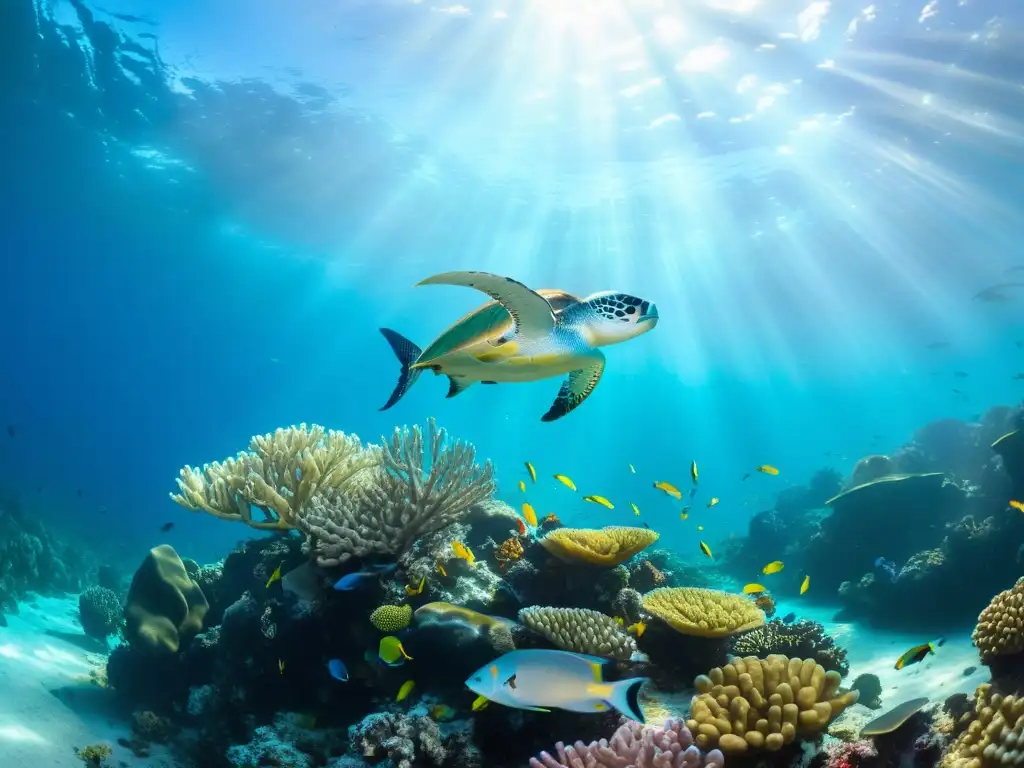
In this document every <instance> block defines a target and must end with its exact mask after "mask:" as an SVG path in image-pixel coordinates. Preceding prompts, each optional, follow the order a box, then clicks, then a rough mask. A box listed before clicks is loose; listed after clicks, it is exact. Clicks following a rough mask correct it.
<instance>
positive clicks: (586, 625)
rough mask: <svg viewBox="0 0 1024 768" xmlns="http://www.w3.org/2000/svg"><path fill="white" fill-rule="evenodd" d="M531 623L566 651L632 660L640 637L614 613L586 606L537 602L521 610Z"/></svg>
mask: <svg viewBox="0 0 1024 768" xmlns="http://www.w3.org/2000/svg"><path fill="white" fill-rule="evenodd" d="M519 620H520V621H521V622H522V623H523V624H525V625H526V626H527V627H529V628H530V629H532V630H533V631H534V632H537V633H539V634H541V635H544V637H546V638H547V639H548V640H550V641H551V642H552V643H554V644H555V645H557V646H558V647H559V648H561V649H562V650H565V651H574V652H576V653H589V654H591V655H593V656H604V657H606V658H612V659H619V660H621V661H628V660H629V658H630V657H631V656H632V655H633V654H634V653H635V652H636V640H634V639H633V637H632V635H630V634H628V633H627V632H625V631H624V630H623V629H622V627H620V626H619V624H618V623H617V622H616V621H615V619H613V618H612V617H611V616H605V615H604V614H603V613H599V612H598V611H591V610H588V609H586V608H550V607H541V606H533V607H530V608H523V609H522V610H521V611H519Z"/></svg>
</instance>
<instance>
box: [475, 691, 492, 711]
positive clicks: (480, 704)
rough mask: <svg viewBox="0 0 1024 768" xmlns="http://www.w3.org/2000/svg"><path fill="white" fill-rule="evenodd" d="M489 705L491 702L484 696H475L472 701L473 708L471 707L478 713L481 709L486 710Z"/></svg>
mask: <svg viewBox="0 0 1024 768" xmlns="http://www.w3.org/2000/svg"><path fill="white" fill-rule="evenodd" d="M490 703H491V700H490V699H488V698H487V697H486V696H483V695H481V696H477V697H476V698H475V699H473V707H472V709H473V711H474V712H479V711H480V710H481V709H486V708H487V705H488V704H490Z"/></svg>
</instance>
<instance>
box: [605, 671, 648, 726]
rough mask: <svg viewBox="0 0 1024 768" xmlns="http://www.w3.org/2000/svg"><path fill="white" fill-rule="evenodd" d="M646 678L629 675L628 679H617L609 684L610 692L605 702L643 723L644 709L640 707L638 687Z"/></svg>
mask: <svg viewBox="0 0 1024 768" xmlns="http://www.w3.org/2000/svg"><path fill="white" fill-rule="evenodd" d="M647 681H648V680H647V678H646V677H631V678H629V679H628V680H618V681H616V682H614V683H612V684H611V686H612V693H611V696H609V697H608V698H607V699H606V700H605V703H606V704H608V706H610V707H614V708H615V709H617V710H619V712H621V713H622V714H624V715H625V716H626V717H630V718H632V719H633V720H636V721H637V722H638V723H641V724H643V723H644V722H645V720H644V711H643V710H642V709H641V708H640V689H641V688H643V687H644V683H646V682H647Z"/></svg>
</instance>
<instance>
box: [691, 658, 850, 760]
mask: <svg viewBox="0 0 1024 768" xmlns="http://www.w3.org/2000/svg"><path fill="white" fill-rule="evenodd" d="M839 680H840V676H839V673H838V672H826V671H825V668H824V667H822V666H821V665H820V664H817V663H815V661H814V660H813V659H807V660H806V661H805V660H802V659H789V658H786V657H785V656H769V657H768V658H767V659H758V658H755V657H753V656H749V657H747V658H745V659H740V658H735V657H734V658H732V659H730V660H729V663H728V664H726V665H725V666H724V667H715V668H714V669H712V670H711V671H710V672H709V673H708V674H707V675H706V676H705V675H700V676H699V677H698V678H697V679H696V680H694V686H695V687H696V688H697V691H698V693H697V695H696V696H694V697H693V701H692V703H691V705H690V719H689V720H688V721H687V723H686V725H687V727H688V728H689V729H690V730H691V731H692V732H693V734H694V736H695V740H696V742H697V746H698V747H700V748H701V749H702V750H705V751H707V750H709V749H714V748H716V747H717V748H718V749H720V750H722V751H723V752H724V753H725V754H726V755H736V754H742V753H744V752H747V751H750V750H759V749H765V750H768V751H769V752H775V751H777V750H779V749H781V748H782V747H783V746H785V745H786V744H789V743H790V742H792V741H793V740H794V739H796V737H797V736H798V735H803V734H806V735H810V734H816V733H820V732H821V731H824V730H825V728H826V727H827V726H828V724H829V722H830V721H832V720H833V719H834V718H836V717H838V716H839V714H840V713H841V712H842V711H843V710H844V709H846V708H847V707H848V706H850V705H851V704H853V703H855V702H856V701H857V697H858V694H857V691H849V692H847V693H843V694H841V695H839V696H837V695H836V694H837V693H838V691H839Z"/></svg>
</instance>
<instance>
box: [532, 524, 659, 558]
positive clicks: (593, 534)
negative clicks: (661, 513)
mask: <svg viewBox="0 0 1024 768" xmlns="http://www.w3.org/2000/svg"><path fill="white" fill-rule="evenodd" d="M658 538H659V534H658V533H657V532H655V531H652V530H651V529H649V528H627V527H617V526H616V527H610V528H601V529H594V528H558V529H556V530H553V531H551V532H549V533H548V534H547V535H546V536H545V537H544V538H542V539H541V540H540V543H541V546H543V547H544V549H546V550H547V551H548V552H550V553H551V554H552V555H554V556H555V557H557V558H558V559H559V560H564V561H565V562H568V563H585V564H587V565H600V566H605V567H609V568H610V567H614V566H616V565H619V564H621V563H624V562H626V561H627V560H629V558H631V557H632V556H633V555H635V554H636V553H637V552H640V551H641V550H643V549H646V548H647V547H649V546H650V545H651V544H653V543H654V542H656V541H657V540H658Z"/></svg>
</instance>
